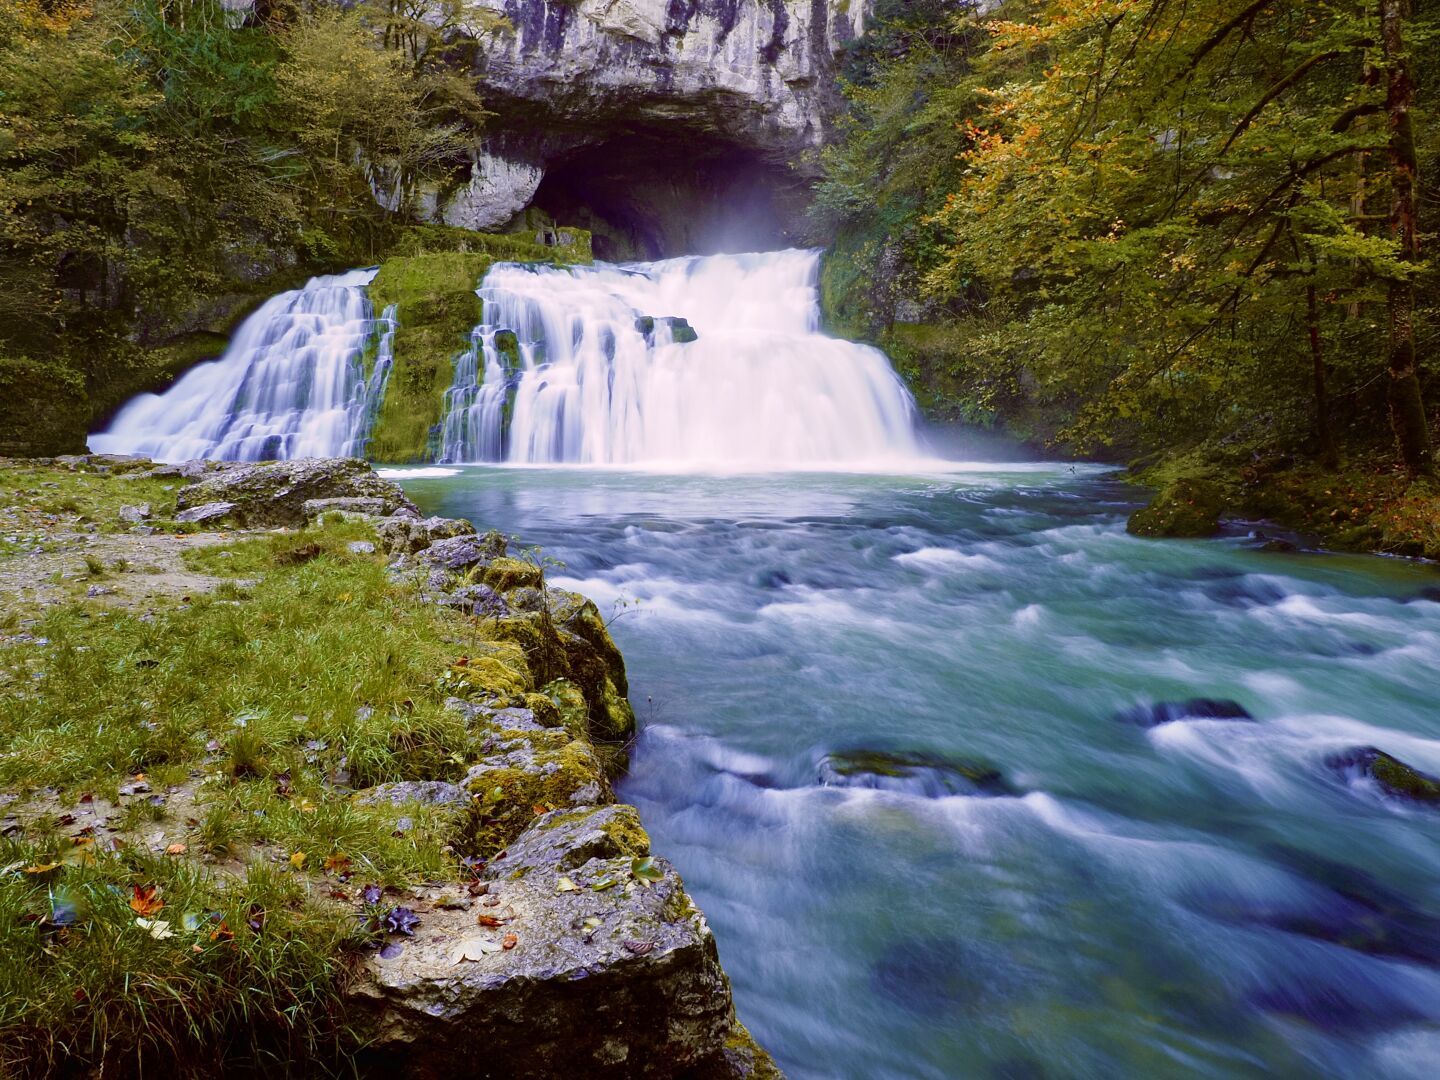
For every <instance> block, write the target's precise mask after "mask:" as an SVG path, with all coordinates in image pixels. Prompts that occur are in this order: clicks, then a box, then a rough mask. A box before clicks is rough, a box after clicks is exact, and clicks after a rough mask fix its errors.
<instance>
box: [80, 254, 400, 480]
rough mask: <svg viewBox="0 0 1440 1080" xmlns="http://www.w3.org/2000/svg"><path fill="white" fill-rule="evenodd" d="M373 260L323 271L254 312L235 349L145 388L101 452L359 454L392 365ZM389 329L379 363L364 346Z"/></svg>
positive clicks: (389, 318)
mask: <svg viewBox="0 0 1440 1080" xmlns="http://www.w3.org/2000/svg"><path fill="white" fill-rule="evenodd" d="M374 276H375V271H374V270H352V271H350V272H349V273H346V274H335V275H331V276H327V277H317V278H312V279H311V280H310V281H309V282H308V283H307V284H306V285H305V287H304V288H302V289H295V290H292V291H290V292H284V293H280V294H279V295H278V296H274V297H272V298H271V299H270V300H268V301H266V303H265V304H264V305H262V306H261V307H260V309H259V310H258V311H256V312H255V314H253V315H251V316H250V317H249V318H248V319H246V320H245V322H244V324H243V325H242V326H241V327H240V329H239V331H238V332H237V333H236V335H235V338H234V340H233V341H232V342H231V344H230V347H229V348H228V349H226V350H225V355H224V356H222V357H220V359H218V360H214V361H211V362H210V363H206V364H201V365H200V366H198V367H196V368H193V369H191V370H190V371H189V372H187V373H186V374H185V375H184V376H183V377H182V378H181V379H180V380H179V381H178V382H176V383H175V385H174V386H172V387H171V388H170V389H169V390H167V391H166V392H165V393H163V394H144V395H141V396H140V397H138V398H136V399H135V400H134V401H132V402H130V403H129V404H128V405H126V406H125V408H124V409H122V410H121V412H120V414H119V415H118V416H116V418H115V420H114V421H113V422H112V423H111V425H110V427H109V429H108V430H107V431H105V432H103V433H101V434H98V435H92V436H91V437H90V445H91V448H92V449H94V450H97V451H108V452H116V453H139V454H145V455H148V456H149V457H152V458H154V459H156V460H157V461H183V460H186V459H191V458H209V459H212V460H229V461H264V460H269V459H275V458H302V457H338V456H360V455H361V454H363V453H364V447H365V439H366V436H367V434H368V432H369V429H370V426H371V424H372V423H373V422H374V417H375V413H376V410H377V408H378V405H379V401H380V398H381V396H382V395H383V394H384V390H385V382H386V377H387V375H388V372H389V369H390V361H391V359H392V353H391V351H390V343H391V342H392V341H393V339H394V330H395V327H394V318H393V313H390V312H387V313H386V315H385V316H382V318H381V319H380V320H378V321H377V320H376V319H375V318H374V312H373V310H372V308H371V306H370V301H369V299H368V298H367V297H366V295H365V286H366V285H367V284H368V283H369V282H370V280H371V279H372V278H373V277H374ZM377 331H378V332H379V337H378V341H377V349H376V357H375V363H374V366H373V369H372V370H371V371H370V372H368V373H367V371H366V370H365V362H364V357H365V348H366V345H367V343H369V342H370V341H371V340H372V338H374V337H375V335H376V334H377Z"/></svg>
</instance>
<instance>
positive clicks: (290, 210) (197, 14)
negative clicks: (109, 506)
mask: <svg viewBox="0 0 1440 1080" xmlns="http://www.w3.org/2000/svg"><path fill="white" fill-rule="evenodd" d="M458 11H459V9H458V8H454V9H453V10H452V7H447V6H446V5H441V6H440V9H439V15H440V16H443V17H436V18H430V17H429V16H427V17H426V18H423V19H422V18H420V17H419V16H418V15H416V14H415V13H412V12H409V8H408V7H406V6H405V5H400V4H393V3H383V2H379V0H377V2H376V3H373V4H364V5H359V6H356V7H347V8H345V9H341V8H332V7H311V6H308V5H291V4H267V5H263V6H258V7H257V8H256V9H255V11H254V12H251V13H249V14H246V13H244V12H229V11H226V10H225V8H224V7H223V6H222V5H221V3H220V2H219V0H185V2H183V3H161V2H159V0H140V2H138V3H134V4H131V3H119V2H117V0H61V2H58V3H51V2H43V3H42V2H39V0H4V2H3V3H0V357H3V358H6V378H7V381H8V383H9V384H11V385H13V386H15V387H17V388H18V389H19V391H20V396H21V397H22V398H23V399H25V400H28V399H32V398H33V399H35V400H44V401H46V402H47V403H50V404H49V405H47V407H49V408H51V409H54V410H60V409H65V410H70V411H75V412H88V414H89V416H87V417H86V420H87V421H88V420H90V419H92V418H93V419H95V420H99V419H103V418H104V417H105V416H106V415H108V414H109V413H110V412H111V411H113V410H114V409H115V408H116V407H118V405H119V404H120V403H122V402H123V401H124V400H125V398H127V397H128V396H130V395H131V394H133V393H135V392H136V391H137V390H141V389H149V388H153V387H155V386H157V385H163V383H164V382H166V381H167V380H168V379H169V378H170V377H173V374H174V372H175V370H176V369H177V368H181V367H183V366H184V365H185V364H186V363H187V362H193V361H194V359H196V358H197V357H198V356H201V355H205V354H206V353H207V352H208V353H209V354H210V355H214V354H215V352H217V351H218V348H217V346H218V344H219V343H220V341H221V340H223V339H217V337H216V334H217V332H218V333H221V334H223V333H224V332H225V331H226V330H228V329H229V327H230V325H231V324H232V323H233V321H234V320H235V319H236V318H237V317H239V316H240V315H243V314H244V313H245V311H246V310H248V309H249V308H250V307H253V306H254V304H256V303H258V302H259V299H261V298H263V297H264V296H266V295H269V294H271V293H273V292H274V291H276V289H277V288H278V287H289V286H291V285H293V284H295V283H296V282H298V281H299V280H302V279H303V278H304V277H305V276H307V275H308V274H310V273H313V272H317V271H321V270H333V269H340V268H345V267H350V266H356V265H365V264H366V263H372V262H374V261H376V258H377V256H379V255H381V254H383V253H384V252H386V251H388V250H389V249H390V248H391V247H393V246H394V244H395V243H396V242H397V240H398V239H399V238H401V237H403V236H404V235H405V231H406V229H407V227H408V226H409V225H410V224H411V223H412V222H413V220H414V217H415V212H416V209H417V206H418V203H419V200H421V199H422V197H423V192H422V189H424V190H426V191H430V192H432V193H433V190H434V188H435V187H436V186H437V185H439V186H443V185H444V184H445V183H446V182H448V178H449V176H450V175H451V172H452V171H453V170H454V169H455V168H456V167H457V166H458V165H461V164H463V163H464V161H465V160H466V157H465V155H466V152H467V150H468V146H469V142H470V136H469V133H470V132H471V131H472V130H473V129H474V128H475V127H476V126H478V125H479V124H480V123H481V122H483V120H484V117H485V115H486V114H485V112H484V110H483V108H482V107H481V105H480V102H479V101H478V99H477V98H476V96H475V92H474V89H473V87H472V86H471V85H470V84H469V83H468V82H467V81H466V80H465V79H463V78H462V77H460V76H459V75H458V74H457V73H456V71H455V70H454V69H453V68H452V67H450V66H449V65H448V63H447V62H442V59H441V54H442V52H443V53H444V55H445V57H447V58H449V59H455V58H456V57H454V56H452V54H453V53H454V51H455V50H456V49H459V48H461V46H460V45H456V44H453V43H449V42H448V41H446V40H445V38H444V35H445V34H446V32H447V31H448V30H449V29H451V28H453V24H454V22H455V21H456V19H458V18H459V13H458ZM470 21H471V22H475V23H477V25H476V26H475V27H472V28H471V29H472V30H473V31H474V33H476V34H484V33H486V32H488V30H489V29H494V28H496V27H497V26H498V25H499V21H497V20H495V19H494V18H493V17H482V16H480V15H475V14H473V13H472V16H471V17H470ZM442 46H443V48H442ZM462 51H463V50H462ZM377 196H378V197H377ZM25 358H28V360H27V359H25ZM71 373H78V374H79V376H80V377H81V378H82V379H83V382H84V390H85V400H84V401H82V402H76V401H74V400H73V398H74V395H73V393H72V390H73V386H74V379H73V377H72V374H71ZM6 399H7V401H10V400H14V397H12V395H10V394H7V395H6ZM22 420H23V417H12V416H10V415H9V414H8V412H7V413H6V414H5V415H4V416H3V417H0V428H3V429H4V430H7V431H8V430H10V429H11V426H12V423H14V424H17V425H18V424H19V423H20V422H21V421H22ZM86 426H88V424H86V423H82V424H80V425H78V426H77V425H74V424H71V425H68V426H67V428H66V430H67V431H68V432H69V434H70V438H71V440H72V441H73V440H74V439H75V437H76V432H82V433H83V431H84V429H85V427H86ZM82 437H83V436H82ZM64 448H65V449H75V447H69V446H67V447H64Z"/></svg>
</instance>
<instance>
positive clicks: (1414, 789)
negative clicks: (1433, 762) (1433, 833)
mask: <svg viewBox="0 0 1440 1080" xmlns="http://www.w3.org/2000/svg"><path fill="white" fill-rule="evenodd" d="M1325 765H1326V767H1327V768H1329V769H1330V770H1331V771H1332V772H1334V773H1337V774H1338V775H1340V776H1341V777H1342V778H1344V779H1347V780H1350V779H1357V778H1359V777H1362V776H1363V777H1368V778H1369V779H1371V780H1373V781H1375V783H1376V784H1378V785H1379V786H1380V789H1381V790H1382V791H1384V792H1385V793H1386V794H1387V795H1394V796H1396V797H1397V798H1401V799H1410V800H1412V801H1414V802H1422V803H1429V804H1431V805H1440V777H1434V776H1431V775H1430V774H1429V773H1424V772H1421V771H1420V770H1419V769H1417V768H1415V767H1414V766H1413V765H1407V764H1405V762H1403V761H1401V760H1400V759H1399V758H1395V757H1391V756H1390V755H1389V754H1387V753H1385V751H1384V750H1377V749H1376V748H1375V747H1373V746H1357V747H1355V748H1354V749H1352V750H1342V751H1340V752H1339V753H1335V754H1331V755H1330V756H1328V757H1327V758H1326V759H1325Z"/></svg>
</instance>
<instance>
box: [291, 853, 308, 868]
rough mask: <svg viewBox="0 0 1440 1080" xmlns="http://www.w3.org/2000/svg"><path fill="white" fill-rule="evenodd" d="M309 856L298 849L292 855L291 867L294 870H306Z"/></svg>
mask: <svg viewBox="0 0 1440 1080" xmlns="http://www.w3.org/2000/svg"><path fill="white" fill-rule="evenodd" d="M308 858H309V856H307V855H306V854H305V852H303V851H297V852H295V853H294V854H292V855H291V856H290V867H291V869H293V870H304V869H305V862H306V860H307V859H308Z"/></svg>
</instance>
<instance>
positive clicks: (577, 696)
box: [540, 679, 590, 738]
mask: <svg viewBox="0 0 1440 1080" xmlns="http://www.w3.org/2000/svg"><path fill="white" fill-rule="evenodd" d="M540 692H541V693H542V694H544V695H546V697H547V699H548V700H549V701H551V702H553V703H554V706H555V708H556V710H557V711H558V712H559V714H560V723H561V724H562V725H564V727H565V730H566V731H568V732H570V733H571V734H572V735H574V736H575V737H576V738H583V737H585V736H586V735H587V734H588V733H589V715H590V711H589V707H588V706H587V705H586V704H585V694H584V693H583V692H582V691H581V689H580V687H578V686H576V685H575V684H574V683H573V682H571V681H570V680H569V679H556V680H555V681H554V682H550V683H546V684H545V685H544V686H542V687H541V688H540Z"/></svg>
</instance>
